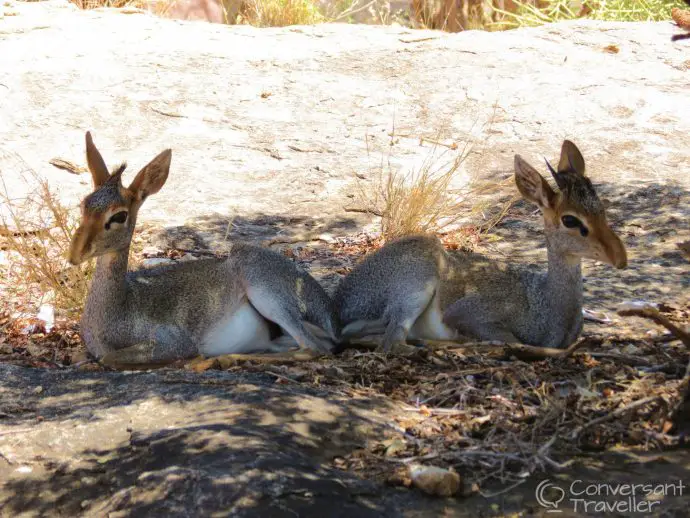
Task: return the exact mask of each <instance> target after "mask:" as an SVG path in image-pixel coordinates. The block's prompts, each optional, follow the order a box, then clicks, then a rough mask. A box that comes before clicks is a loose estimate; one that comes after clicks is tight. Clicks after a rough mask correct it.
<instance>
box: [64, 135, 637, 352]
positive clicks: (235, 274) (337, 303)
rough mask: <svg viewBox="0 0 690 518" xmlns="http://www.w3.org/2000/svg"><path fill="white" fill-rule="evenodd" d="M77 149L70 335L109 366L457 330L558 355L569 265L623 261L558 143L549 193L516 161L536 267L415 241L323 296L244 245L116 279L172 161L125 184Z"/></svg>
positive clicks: (280, 260) (577, 310)
mask: <svg viewBox="0 0 690 518" xmlns="http://www.w3.org/2000/svg"><path fill="white" fill-rule="evenodd" d="M86 155H87V162H88V166H89V170H90V171H91V175H92V177H93V181H94V185H95V190H94V192H92V193H91V194H89V195H88V196H87V197H86V198H85V199H84V200H83V202H82V206H81V209H82V218H83V220H82V224H81V226H80V227H79V229H78V230H77V232H76V233H75V235H74V237H73V240H72V245H71V249H70V256H69V260H70V262H71V263H73V264H78V263H81V262H83V261H85V260H88V259H90V258H93V257H97V264H96V271H95V274H94V277H93V280H92V284H91V290H90V291H89V294H88V297H87V300H86V306H85V308H84V314H83V318H82V322H81V325H82V336H83V338H84V341H85V342H86V345H87V347H88V349H89V351H90V352H91V353H92V354H94V355H95V356H96V357H98V358H103V357H105V358H106V360H110V361H113V362H117V363H125V364H126V363H165V362H169V361H172V360H175V359H181V358H189V357H192V356H196V355H199V354H201V355H205V356H215V355H220V354H229V353H242V352H244V353H248V352H259V351H281V350H286V349H288V348H291V347H294V346H300V347H306V348H309V349H313V350H316V351H320V352H323V353H329V352H333V351H334V350H335V349H336V347H337V345H338V344H340V343H347V341H349V340H352V339H355V338H357V337H361V336H363V335H372V334H378V335H383V342H382V345H383V348H384V350H385V351H389V350H390V348H391V346H393V345H394V344H397V343H401V342H404V341H405V340H407V339H416V340H424V339H427V340H452V339H454V338H456V337H457V336H458V335H462V336H466V337H472V338H477V339H481V340H499V341H504V342H522V343H527V344H531V345H537V346H544V347H558V348H563V347H566V346H567V345H569V344H570V343H572V342H573V341H574V340H575V339H576V337H577V336H578V334H579V333H580V331H581V329H582V322H583V318H582V274H581V270H580V263H581V259H582V258H583V257H589V258H592V259H597V260H600V261H604V262H607V263H609V264H611V265H613V266H615V267H616V268H623V267H625V266H626V264H627V259H626V252H625V248H624V246H623V244H622V243H621V241H620V239H619V238H618V236H617V235H616V234H615V233H614V232H613V231H612V230H611V228H610V227H609V225H608V223H607V221H606V215H605V212H604V205H603V204H602V202H601V201H600V200H599V198H598V197H597V194H596V192H595V191H594V188H593V187H592V184H591V182H590V181H589V179H588V178H587V177H586V176H585V163H584V159H583V158H582V155H581V154H580V152H579V151H578V149H577V147H575V145H574V144H573V143H572V142H570V141H567V140H566V141H564V142H563V147H562V150H561V157H560V161H559V163H558V168H557V170H554V169H553V168H552V167H551V166H550V165H549V169H550V171H551V174H552V175H553V177H554V179H555V181H556V184H557V185H558V190H557V191H556V190H554V189H553V188H552V187H551V186H550V185H549V183H548V182H547V181H546V180H545V179H544V178H543V177H542V176H541V175H540V174H539V173H538V172H537V171H536V170H535V169H534V168H533V167H532V166H530V165H529V164H528V163H527V162H525V160H523V159H522V158H521V157H520V156H518V155H516V156H515V180H516V183H517V187H518V189H519V191H520V193H521V194H522V195H523V197H524V198H526V199H527V200H530V201H532V202H533V203H535V204H537V205H538V206H539V208H540V209H541V212H542V215H543V218H544V232H545V234H546V245H547V250H548V260H549V265H548V272H546V273H544V274H537V273H533V272H528V271H526V270H524V269H520V268H517V267H514V266H511V265H503V264H499V263H498V262H495V261H493V260H490V259H488V258H486V257H484V256H481V255H476V254H468V253H453V254H451V253H448V252H446V251H445V250H444V249H443V246H442V245H441V243H440V241H439V240H438V239H437V238H436V237H434V236H429V235H418V236H411V237H406V238H403V239H399V240H397V241H393V242H391V243H389V244H387V245H385V246H384V247H383V248H382V249H380V250H379V251H377V252H375V253H373V254H371V255H369V256H368V257H367V258H365V260H364V261H363V262H362V263H361V264H359V265H358V266H357V267H356V268H355V269H354V270H353V271H352V272H351V273H350V274H349V275H348V276H346V277H345V278H344V279H343V281H342V282H341V284H340V286H339V287H338V288H337V290H336V293H335V297H334V299H331V298H329V296H328V295H327V294H326V293H325V291H324V290H323V288H322V287H321V286H320V285H319V284H318V283H317V282H316V280H314V279H313V278H312V277H311V276H310V275H309V274H308V273H306V272H304V271H302V270H300V269H298V268H297V267H296V266H295V265H294V264H293V263H292V262H291V261H290V260H289V259H287V258H286V257H284V256H282V255H280V254H278V253H275V252H273V251H270V250H267V249H263V248H259V247H255V246H250V245H244V244H234V245H233V246H232V248H231V250H230V252H229V255H228V256H227V257H226V258H214V259H205V260H198V261H191V262H185V263H179V264H174V265H168V266H161V267H157V268H151V269H143V270H138V271H133V272H128V271H127V264H128V256H129V248H130V242H131V240H132V235H133V233H134V227H135V225H136V220H137V214H138V212H139V208H140V207H141V205H142V204H143V203H144V200H145V199H146V198H147V197H148V196H150V195H152V194H155V193H156V192H158V191H159V190H160V189H161V187H163V184H165V181H166V180H167V178H168V172H169V169H170V161H171V155H172V153H171V151H170V150H166V151H163V152H162V153H161V154H159V155H158V156H157V157H156V158H154V159H153V160H152V161H151V162H150V163H149V164H148V165H146V166H145V167H144V168H143V169H142V170H141V171H140V172H139V173H138V174H137V175H136V177H135V178H134V180H133V182H132V183H131V184H130V185H129V187H125V186H123V184H122V181H121V177H122V173H123V171H124V169H125V165H124V164H123V165H121V166H120V167H118V168H117V169H115V170H114V171H113V172H112V173H110V172H109V171H108V169H107V167H106V165H105V162H104V160H103V158H102V157H101V154H100V153H99V151H98V150H97V149H96V146H95V145H94V143H93V140H92V138H91V135H90V134H89V133H87V134H86ZM547 165H548V162H547ZM341 325H342V326H343V327H342V329H341Z"/></svg>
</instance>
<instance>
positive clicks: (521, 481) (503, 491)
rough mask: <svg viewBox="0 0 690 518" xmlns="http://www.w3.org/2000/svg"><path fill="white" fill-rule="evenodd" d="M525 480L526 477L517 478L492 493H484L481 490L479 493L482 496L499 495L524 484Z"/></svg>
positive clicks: (491, 496)
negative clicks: (515, 480)
mask: <svg viewBox="0 0 690 518" xmlns="http://www.w3.org/2000/svg"><path fill="white" fill-rule="evenodd" d="M526 481H527V479H526V478H522V479H520V480H518V481H517V482H515V483H513V484H511V485H509V486H508V487H504V488H503V489H500V490H498V491H494V492H493V493H484V492H483V491H479V494H480V495H482V496H483V497H484V498H493V497H495V496H500V495H503V494H505V493H508V492H509V491H511V490H513V489H515V488H516V487H518V486H519V485H522V484H524V483H525V482H526Z"/></svg>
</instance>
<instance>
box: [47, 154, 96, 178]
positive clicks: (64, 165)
mask: <svg viewBox="0 0 690 518" xmlns="http://www.w3.org/2000/svg"><path fill="white" fill-rule="evenodd" d="M48 163H49V164H51V165H54V166H55V167H57V168H58V169H64V170H65V171H67V172H68V173H72V174H81V173H86V172H88V169H87V168H86V167H83V166H80V165H77V164H75V163H74V162H70V161H69V160H65V159H64V158H60V157H55V158H51V159H50V160H49V161H48Z"/></svg>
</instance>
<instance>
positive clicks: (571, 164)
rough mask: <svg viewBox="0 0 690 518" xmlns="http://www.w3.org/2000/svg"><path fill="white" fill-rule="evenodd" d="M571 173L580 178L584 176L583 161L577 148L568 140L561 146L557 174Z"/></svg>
mask: <svg viewBox="0 0 690 518" xmlns="http://www.w3.org/2000/svg"><path fill="white" fill-rule="evenodd" d="M567 171H572V172H574V173H577V174H579V175H580V176H584V175H585V159H584V158H583V157H582V153H580V150H579V149H577V146H576V145H575V144H573V143H572V142H571V141H569V140H564V141H563V145H562V146H561V158H560V160H559V161H558V172H559V173H565V172H567Z"/></svg>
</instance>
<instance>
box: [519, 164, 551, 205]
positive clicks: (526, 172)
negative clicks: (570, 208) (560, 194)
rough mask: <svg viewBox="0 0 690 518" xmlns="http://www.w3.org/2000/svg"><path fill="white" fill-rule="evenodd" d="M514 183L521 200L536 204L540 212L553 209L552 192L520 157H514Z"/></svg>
mask: <svg viewBox="0 0 690 518" xmlns="http://www.w3.org/2000/svg"><path fill="white" fill-rule="evenodd" d="M515 183H516V184H517V188H518V190H519V191H520V194H522V196H523V198H525V199H526V200H529V201H531V202H532V203H536V204H537V205H538V206H539V208H541V209H542V210H543V209H553V208H554V207H555V203H556V193H555V192H554V190H553V189H552V188H551V186H550V185H549V183H548V182H547V181H546V180H545V179H544V177H543V176H542V175H540V174H539V172H538V171H537V170H536V169H535V168H534V167H532V166H531V165H529V164H528V163H527V162H526V161H525V160H524V159H523V158H522V157H521V156H520V155H515Z"/></svg>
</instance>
